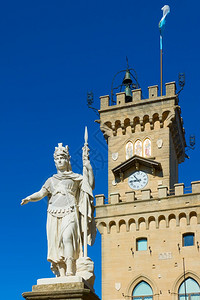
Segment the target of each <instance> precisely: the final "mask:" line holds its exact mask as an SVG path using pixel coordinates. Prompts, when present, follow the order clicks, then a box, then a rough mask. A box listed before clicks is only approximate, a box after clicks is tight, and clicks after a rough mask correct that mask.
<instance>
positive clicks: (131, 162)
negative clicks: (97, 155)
mask: <svg viewBox="0 0 200 300" xmlns="http://www.w3.org/2000/svg"><path fill="white" fill-rule="evenodd" d="M165 87H166V93H165V95H163V96H158V86H150V87H149V88H148V91H149V97H148V99H142V91H141V89H135V90H133V91H132V93H131V97H130V96H129V98H127V96H126V93H125V92H122V93H117V94H116V104H114V105H110V99H109V96H107V95H106V96H102V97H100V103H101V104H100V110H99V113H100V120H99V122H100V129H101V131H102V133H103V135H104V138H105V139H106V141H107V144H108V200H107V201H105V196H104V195H103V194H101V195H97V196H96V222H97V227H98V229H99V231H100V233H101V236H102V297H103V300H107V299H109V300H117V299H122V300H123V299H127V300H129V299H131V298H132V299H135V300H136V299H137V300H138V299H163V300H167V299H174V300H175V299H182V298H181V297H182V295H184V293H185V294H186V295H187V297H188V298H187V299H192V298H189V297H190V296H191V295H197V296H198V297H200V271H199V270H200V259H199V242H200V182H199V181H198V182H192V183H191V187H190V190H189V193H187V194H186V193H185V189H184V184H183V183H178V165H179V164H180V163H182V162H183V161H184V159H185V147H186V142H185V130H184V127H183V120H182V117H181V108H180V106H179V99H178V95H177V94H176V84H175V82H170V83H166V84H165ZM184 287H186V288H184ZM194 299H197V298H194ZM199 299H200V298H199Z"/></svg>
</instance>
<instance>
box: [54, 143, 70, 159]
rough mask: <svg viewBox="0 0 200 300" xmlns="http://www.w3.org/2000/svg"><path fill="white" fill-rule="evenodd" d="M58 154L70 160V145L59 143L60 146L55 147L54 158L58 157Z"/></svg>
mask: <svg viewBox="0 0 200 300" xmlns="http://www.w3.org/2000/svg"><path fill="white" fill-rule="evenodd" d="M58 155H64V156H65V157H66V158H67V160H70V155H69V147H68V146H67V145H66V146H65V147H63V144H62V143H58V147H55V151H54V155H53V156H54V159H56V157H57V156H58Z"/></svg>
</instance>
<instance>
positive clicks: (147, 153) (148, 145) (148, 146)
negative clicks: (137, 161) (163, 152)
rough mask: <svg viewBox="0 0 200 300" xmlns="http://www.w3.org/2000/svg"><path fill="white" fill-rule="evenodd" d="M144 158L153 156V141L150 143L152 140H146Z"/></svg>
mask: <svg viewBox="0 0 200 300" xmlns="http://www.w3.org/2000/svg"><path fill="white" fill-rule="evenodd" d="M143 156H144V157H150V156H151V141H150V139H146V140H145V141H144V143H143Z"/></svg>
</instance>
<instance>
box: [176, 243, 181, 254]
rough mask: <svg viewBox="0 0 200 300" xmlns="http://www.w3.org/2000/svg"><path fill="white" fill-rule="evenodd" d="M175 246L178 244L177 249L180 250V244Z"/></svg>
mask: <svg viewBox="0 0 200 300" xmlns="http://www.w3.org/2000/svg"><path fill="white" fill-rule="evenodd" d="M177 246H178V251H179V252H180V251H181V247H180V244H177Z"/></svg>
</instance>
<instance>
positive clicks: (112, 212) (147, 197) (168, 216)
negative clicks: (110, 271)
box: [96, 181, 200, 234]
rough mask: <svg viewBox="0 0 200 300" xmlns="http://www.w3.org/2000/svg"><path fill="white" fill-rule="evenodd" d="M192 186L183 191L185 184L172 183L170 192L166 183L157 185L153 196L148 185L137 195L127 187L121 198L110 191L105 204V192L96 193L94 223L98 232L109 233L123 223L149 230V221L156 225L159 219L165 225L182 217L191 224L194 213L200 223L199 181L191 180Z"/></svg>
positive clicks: (117, 230) (178, 222) (182, 219)
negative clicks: (155, 193) (189, 190)
mask: <svg viewBox="0 0 200 300" xmlns="http://www.w3.org/2000/svg"><path fill="white" fill-rule="evenodd" d="M191 187H192V188H191V193H184V184H183V183H178V184H175V185H174V195H169V191H168V189H167V187H165V186H160V187H159V188H158V195H157V196H155V197H152V195H151V190H150V189H144V190H142V192H141V197H140V198H137V199H136V198H135V192H134V191H129V192H126V198H125V199H123V201H122V199H120V194H119V193H112V194H111V195H110V198H109V203H108V204H105V196H104V195H96V223H97V227H98V229H99V231H100V233H101V234H103V233H108V234H109V233H111V232H112V228H115V232H117V233H120V232H121V228H123V226H124V225H125V228H126V231H127V232H128V231H130V230H133V228H134V230H136V231H139V230H140V228H143V229H144V228H145V229H146V230H148V229H149V228H150V224H151V222H154V223H155V226H156V228H157V229H159V228H160V226H163V225H162V221H164V222H165V226H166V228H168V227H169V224H170V222H172V221H173V222H175V223H176V226H180V224H181V222H183V221H184V222H185V223H186V224H187V225H190V224H191V220H192V218H193V217H195V218H197V223H198V224H200V181H193V182H191ZM131 226H133V227H131ZM141 226H142V227H141ZM131 228H132V229H131ZM123 230H124V229H123ZM123 232H124V231H123Z"/></svg>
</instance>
